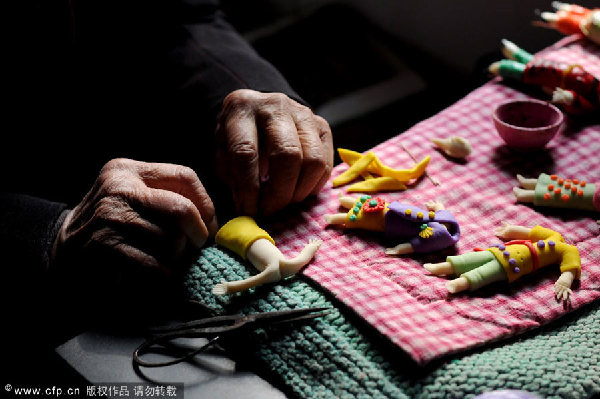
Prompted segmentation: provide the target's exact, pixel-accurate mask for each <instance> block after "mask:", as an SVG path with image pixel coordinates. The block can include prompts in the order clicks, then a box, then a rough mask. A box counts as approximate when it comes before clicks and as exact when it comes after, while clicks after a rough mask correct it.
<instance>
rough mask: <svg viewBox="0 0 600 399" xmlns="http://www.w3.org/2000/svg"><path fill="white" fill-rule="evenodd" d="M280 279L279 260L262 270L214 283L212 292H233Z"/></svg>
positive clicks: (217, 293) (222, 293)
mask: <svg viewBox="0 0 600 399" xmlns="http://www.w3.org/2000/svg"><path fill="white" fill-rule="evenodd" d="M279 280H281V276H280V274H279V262H274V263H273V264H271V265H268V266H267V267H266V268H265V269H264V270H263V271H262V272H260V273H258V274H255V275H254V276H251V277H248V278H247V279H244V280H238V281H222V282H220V283H219V284H215V286H214V287H213V289H212V293H213V294H215V295H225V294H233V293H235V292H241V291H245V290H247V289H250V288H253V287H256V286H258V285H261V284H265V283H275V282H277V281H279Z"/></svg>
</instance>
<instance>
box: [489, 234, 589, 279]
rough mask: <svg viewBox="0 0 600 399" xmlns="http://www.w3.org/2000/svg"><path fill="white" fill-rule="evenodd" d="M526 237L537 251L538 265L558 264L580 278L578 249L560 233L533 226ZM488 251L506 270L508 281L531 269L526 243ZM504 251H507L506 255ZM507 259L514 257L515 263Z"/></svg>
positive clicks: (531, 261)
mask: <svg viewBox="0 0 600 399" xmlns="http://www.w3.org/2000/svg"><path fill="white" fill-rule="evenodd" d="M528 239H529V240H531V242H532V245H533V248H534V250H535V251H536V252H537V255H538V262H539V267H544V266H548V265H554V264H560V271H561V272H566V271H569V270H572V271H575V273H576V276H575V278H580V276H581V259H580V257H579V251H578V250H577V247H575V246H574V245H569V244H567V243H565V240H564V239H563V237H562V235H560V233H557V232H556V231H554V230H550V229H547V228H545V227H542V226H535V227H534V228H533V229H531V232H530V233H529V236H528ZM538 241H542V242H543V243H544V244H543V246H542V247H540V246H539V245H538ZM549 241H553V242H554V246H552V245H550V244H549ZM488 251H491V252H492V253H493V254H494V256H496V259H498V262H500V264H501V265H502V267H503V268H504V271H506V275H507V276H508V281H509V282H512V281H515V280H516V279H518V278H519V277H521V276H524V275H526V274H529V273H531V272H532V271H533V260H532V257H531V252H530V250H529V248H528V247H527V246H526V245H523V244H513V245H507V246H506V249H505V250H500V249H498V248H495V247H493V248H488ZM504 252H507V253H508V256H506V255H505V254H504ZM509 259H515V260H516V263H515V264H514V265H510V264H509ZM515 267H518V268H519V272H518V273H515V271H514V268H515Z"/></svg>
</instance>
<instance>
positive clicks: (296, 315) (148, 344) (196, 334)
mask: <svg viewBox="0 0 600 399" xmlns="http://www.w3.org/2000/svg"><path fill="white" fill-rule="evenodd" d="M332 310H333V309H332V308H325V307H322V308H303V309H292V310H280V311H275V312H264V313H253V314H249V315H243V314H236V315H225V316H214V317H207V318H203V319H198V320H193V321H189V322H185V323H180V324H176V325H173V326H166V327H159V328H153V329H151V330H150V332H151V333H152V334H153V336H152V337H151V338H149V339H147V340H146V341H144V342H143V343H142V344H141V345H140V346H138V347H137V349H136V350H135V351H134V352H133V363H134V364H135V365H137V366H143V367H165V366H170V365H173V364H177V363H180V362H182V361H184V360H187V359H189V358H191V357H193V356H195V355H197V354H198V353H201V352H204V351H205V350H207V349H208V348H210V347H211V346H213V345H214V344H215V343H216V342H217V341H218V340H219V339H220V338H221V337H223V336H226V335H228V334H233V333H238V332H240V331H242V330H255V329H258V328H262V327H268V326H274V325H278V324H284V323H292V322H297V321H302V320H310V319H314V318H317V317H321V316H324V315H326V314H328V313H330V312H331V311H332ZM177 338H208V339H209V340H208V342H207V343H206V344H204V345H202V346H200V347H199V348H196V349H193V350H191V351H190V352H188V353H186V354H185V355H184V356H181V357H179V358H177V359H174V360H169V361H165V362H148V361H145V360H142V359H141V356H142V355H143V354H145V353H147V352H148V351H149V349H151V348H152V347H154V346H156V345H161V346H165V344H168V343H170V341H172V340H174V339H177Z"/></svg>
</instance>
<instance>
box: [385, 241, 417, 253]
mask: <svg viewBox="0 0 600 399" xmlns="http://www.w3.org/2000/svg"><path fill="white" fill-rule="evenodd" d="M413 252H415V250H414V249H413V246H412V245H411V243H409V242H403V243H402V244H398V245H396V246H395V247H393V248H387V249H386V250H385V254H386V255H405V254H412V253H413Z"/></svg>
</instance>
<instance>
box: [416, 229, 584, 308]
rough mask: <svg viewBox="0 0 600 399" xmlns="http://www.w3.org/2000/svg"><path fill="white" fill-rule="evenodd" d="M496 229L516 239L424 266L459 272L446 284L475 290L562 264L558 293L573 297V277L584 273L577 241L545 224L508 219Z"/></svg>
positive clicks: (454, 289)
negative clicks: (570, 241)
mask: <svg viewBox="0 0 600 399" xmlns="http://www.w3.org/2000/svg"><path fill="white" fill-rule="evenodd" d="M495 233H496V235H497V236H498V237H500V238H503V239H506V240H512V241H509V242H506V243H504V244H498V245H494V246H491V247H490V248H488V249H485V250H483V249H479V250H478V249H475V251H474V252H468V253H465V254H463V255H458V256H448V257H447V258H446V262H441V263H427V264H425V265H424V267H425V269H427V270H428V271H429V272H431V273H433V274H435V275H451V274H454V275H457V276H459V277H458V278H456V279H454V280H451V281H449V282H448V283H447V284H446V287H447V288H448V291H449V292H451V293H457V292H461V291H465V290H471V291H474V290H476V289H478V288H481V287H483V286H485V285H488V284H491V283H493V282H496V281H503V280H504V281H506V280H508V282H509V283H510V282H513V281H515V280H517V279H518V278H520V277H521V276H524V275H526V274H530V273H532V272H534V271H535V270H537V269H538V268H540V267H545V266H549V265H553V264H560V271H561V275H560V277H559V278H558V280H557V281H556V283H555V284H554V293H555V296H556V298H557V299H559V300H567V299H568V298H569V295H571V294H572V291H571V285H572V284H573V280H575V279H579V278H580V276H581V259H580V257H579V251H578V250H577V248H576V247H575V246H574V245H569V244H567V243H565V240H564V239H563V237H562V236H561V235H560V234H559V233H557V232H555V231H554V230H550V229H547V228H545V227H542V226H535V227H534V228H532V229H530V228H528V227H523V226H515V225H510V224H507V223H505V224H504V225H503V226H502V227H500V228H498V229H496V231H495Z"/></svg>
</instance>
